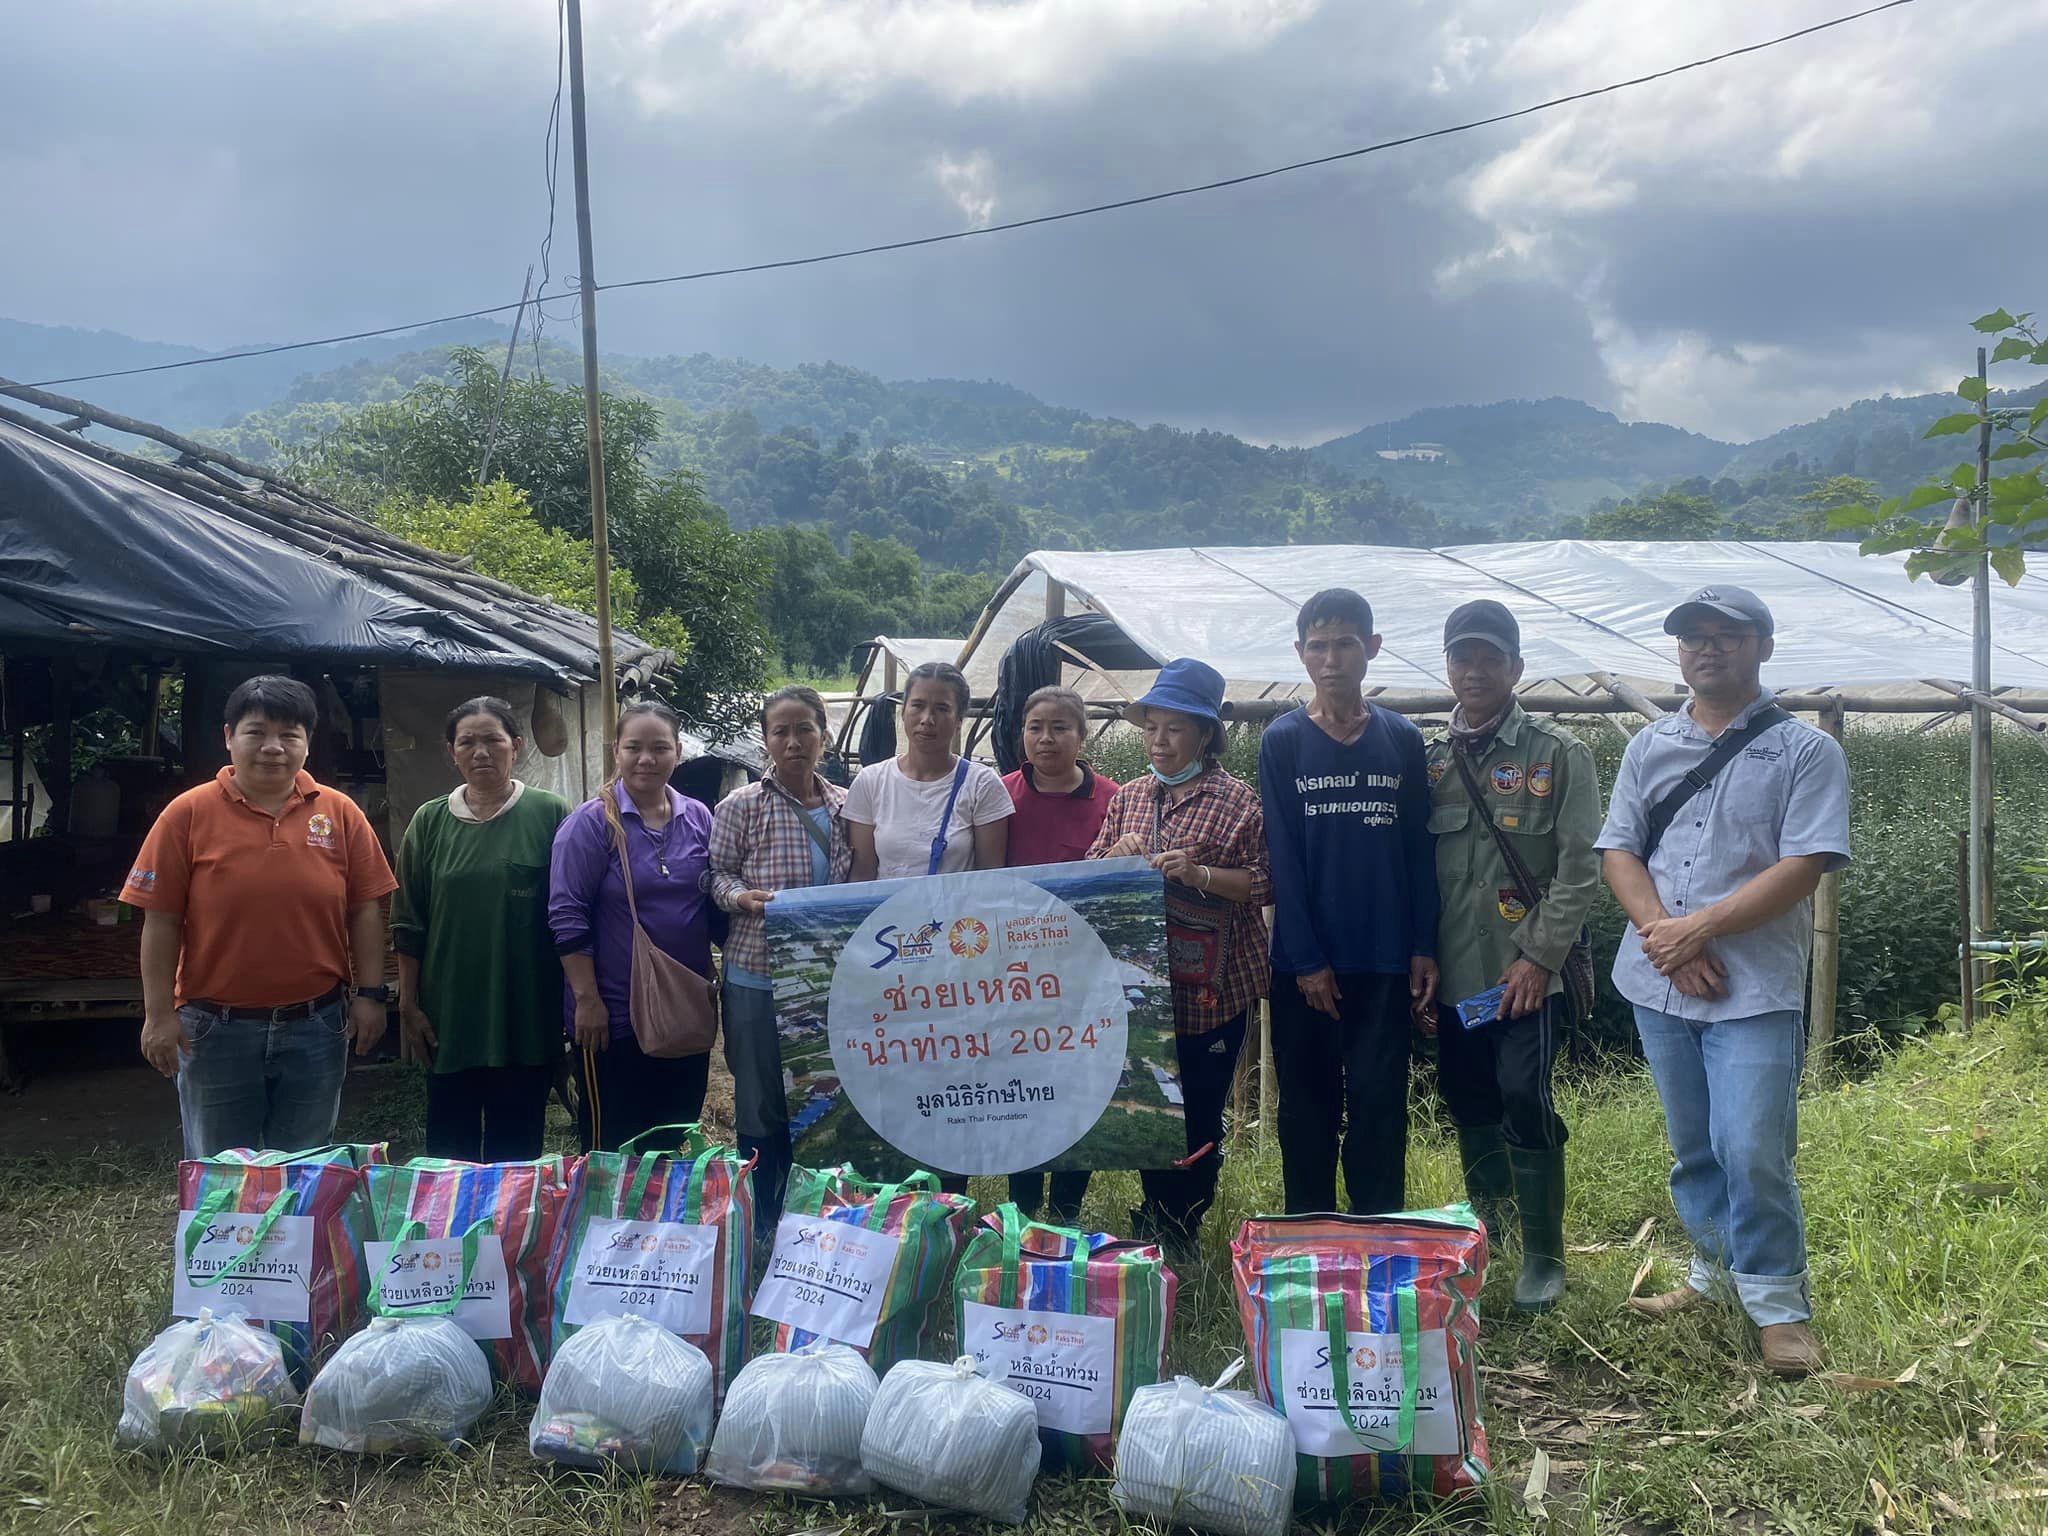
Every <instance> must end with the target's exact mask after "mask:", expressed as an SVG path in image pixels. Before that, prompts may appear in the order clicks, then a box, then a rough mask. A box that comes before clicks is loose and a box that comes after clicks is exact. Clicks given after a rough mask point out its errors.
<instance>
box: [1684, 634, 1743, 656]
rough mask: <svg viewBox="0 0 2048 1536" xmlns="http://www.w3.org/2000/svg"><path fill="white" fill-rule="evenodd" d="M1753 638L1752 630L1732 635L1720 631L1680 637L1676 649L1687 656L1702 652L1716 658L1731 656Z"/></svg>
mask: <svg viewBox="0 0 2048 1536" xmlns="http://www.w3.org/2000/svg"><path fill="white" fill-rule="evenodd" d="M1755 638H1756V631H1755V630H1753V629H1745V630H1741V631H1739V632H1733V633H1731V632H1730V631H1728V630H1722V631H1720V632H1719V633H1718V634H1712V635H1680V636H1679V637H1678V648H1679V649H1680V650H1681V651H1683V652H1685V654H1686V655H1688V656H1697V655H1699V654H1700V653H1701V652H1702V651H1712V652H1713V653H1714V654H1715V655H1716V656H1732V655H1734V654H1735V653H1736V652H1737V651H1739V650H1741V649H1742V647H1743V645H1744V643H1745V642H1747V641H1750V640H1754V639H1755Z"/></svg>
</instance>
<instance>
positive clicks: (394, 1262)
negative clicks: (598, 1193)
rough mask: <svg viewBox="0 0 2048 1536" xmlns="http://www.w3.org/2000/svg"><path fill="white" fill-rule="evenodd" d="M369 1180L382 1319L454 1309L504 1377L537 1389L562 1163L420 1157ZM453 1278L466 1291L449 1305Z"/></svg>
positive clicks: (563, 1183) (563, 1184) (563, 1187)
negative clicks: (468, 1241) (476, 1242)
mask: <svg viewBox="0 0 2048 1536" xmlns="http://www.w3.org/2000/svg"><path fill="white" fill-rule="evenodd" d="M365 1178H366V1179H367V1181H368V1184H369V1207H370V1229H371V1241H372V1243H374V1244H376V1245H378V1246H377V1247H376V1248H375V1249H373V1250H372V1251H371V1257H372V1260H373V1262H376V1263H377V1264H378V1268H379V1273H378V1276H377V1279H378V1283H379V1285H380V1286H381V1289H382V1306H381V1308H380V1315H382V1316H385V1317H404V1316H406V1315H407V1314H408V1313H409V1312H418V1313H421V1314H423V1315H429V1316H432V1315H442V1314H445V1315H446V1316H447V1317H448V1318H449V1319H450V1320H451V1321H452V1322H453V1323H454V1324H455V1325H456V1326H457V1327H458V1328H461V1329H462V1330H463V1332H465V1333H467V1334H468V1335H469V1336H470V1337H471V1338H473V1339H475V1340H476V1342H477V1343H478V1344H479V1345H481V1346H482V1348H483V1351H484V1353H485V1355H486V1356H488V1357H489V1359H490V1362H491V1374H492V1375H493V1376H494V1377H495V1378H496V1379H497V1380H499V1381H501V1382H505V1383H507V1384H509V1385H510V1386H512V1387H513V1388H515V1389H516V1390H518V1391H520V1392H523V1393H527V1394H529V1395H531V1394H534V1393H538V1392H539V1391H540V1384H541V1378H542V1377H543V1376H544V1375H545V1374H546V1371H547V1362H548V1357H549V1349H550V1345H551V1338H550V1332H551V1326H552V1320H553V1312H554V1307H553V1298H552V1297H551V1295H550V1293H549V1291H548V1266H549V1263H550V1261H551V1260H552V1258H553V1256H554V1250H555V1239H556V1236H557V1233H558V1231H559V1229H560V1226H561V1219H562V1208H563V1201H564V1200H565V1198H566V1197H567V1194H568V1187H567V1168H566V1166H565V1165H564V1163H563V1161H562V1159H561V1158H559V1157H543V1158H540V1159H538V1160H536V1161H534V1162H530V1163H464V1162H457V1161H455V1160H454V1159H452V1158H438V1157H416V1158H414V1159H413V1160H412V1161H411V1162H409V1163H404V1164H388V1163H386V1164H380V1165H377V1166H375V1167H372V1168H370V1169H369V1170H368V1171H367V1172H366V1174H365ZM479 1224H483V1226H482V1228H481V1230H482V1232H483V1233H484V1237H483V1241H482V1243H481V1246H480V1251H478V1252H477V1253H476V1255H475V1258H474V1260H473V1261H472V1260H471V1259H470V1256H469V1253H468V1251H467V1250H466V1249H465V1245H464V1243H463V1239H464V1237H465V1236H468V1235H469V1234H470V1233H472V1232H473V1231H476V1230H478V1228H479ZM383 1245H389V1248H388V1250H387V1249H386V1248H385V1247H384V1246H383ZM451 1284H459V1285H460V1286H461V1293H460V1295H459V1297H458V1302H457V1304H456V1305H455V1306H454V1307H453V1308H452V1309H449V1308H444V1307H442V1306H441V1305H440V1303H443V1302H445V1301H446V1300H447V1299H448V1287H449V1286H450V1285H451Z"/></svg>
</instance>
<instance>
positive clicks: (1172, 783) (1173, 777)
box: [1148, 757, 1209, 789]
mask: <svg viewBox="0 0 2048 1536" xmlns="http://www.w3.org/2000/svg"><path fill="white" fill-rule="evenodd" d="M1148 766H1150V767H1151V769H1152V777H1153V778H1155V779H1157V780H1158V781H1159V782H1160V783H1162V784H1164V785H1165V786H1166V787H1167V788H1168V789H1178V788H1179V787H1180V786H1181V785H1183V784H1186V783H1188V782H1189V781H1190V780H1192V779H1198V778H1200V777H1201V775H1202V770H1203V769H1204V768H1206V767H1208V766H1209V765H1208V764H1207V763H1205V762H1203V761H1202V760H1201V759H1200V758H1199V757H1198V758H1196V759H1195V760H1194V761H1193V762H1191V763H1189V764H1188V765H1187V767H1185V768H1183V769H1181V770H1180V772H1178V773H1171V774H1168V773H1161V772H1160V771H1159V767H1158V765H1157V764H1156V763H1154V764H1150V765H1148Z"/></svg>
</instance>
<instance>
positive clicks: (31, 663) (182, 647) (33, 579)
mask: <svg viewBox="0 0 2048 1536" xmlns="http://www.w3.org/2000/svg"><path fill="white" fill-rule="evenodd" d="M0 395H5V396H12V397H13V398H14V399H15V400H16V401H19V402H23V403H24V404H26V405H32V406H35V407H38V408H40V409H41V410H42V411H44V412H47V413H51V414H50V415H49V416H43V415H37V414H35V413H33V412H31V411H29V410H26V409H22V408H20V406H17V405H15V404H12V403H9V404H0V657H4V658H5V661H6V670H5V681H6V685H7V686H6V687H5V688H4V690H0V706H4V707H0V715H4V717H5V718H4V721H0V726H4V734H5V735H6V737H7V738H8V739H9V740H10V741H11V742H12V743H13V744H14V748H15V750H14V763H13V765H12V772H11V773H7V777H8V778H10V779H11V780H12V781H13V786H14V787H13V789H12V792H11V793H10V792H9V790H8V787H7V785H6V784H4V783H0V812H4V811H5V809H7V807H8V806H9V805H10V804H11V806H12V809H13V812H14V815H13V816H12V817H9V818H7V819H8V820H9V821H10V822H11V823H13V824H14V825H13V826H12V827H11V828H10V830H16V831H26V821H27V817H26V815H25V810H26V807H25V804H23V803H22V802H25V800H26V798H27V796H26V793H25V789H24V784H25V780H26V771H25V764H24V763H23V761H22V757H23V754H22V752H21V750H20V743H21V741H22V739H23V738H22V732H23V729H24V728H25V727H26V726H30V725H36V724H42V725H49V726H52V727H55V729H54V730H53V732H52V735H51V751H52V755H53V759H56V763H55V766H57V767H59V769H60V770H61V771H59V772H56V773H53V774H52V775H51V784H50V791H51V796H52V800H53V804H52V805H51V807H50V811H51V813H52V814H51V817H50V821H51V824H52V825H53V826H54V828H55V830H56V831H57V832H58V833H59V834H60V835H62V834H64V833H65V832H67V831H70V830H73V829H74V828H76V829H77V830H79V831H80V832H81V833H82V834H86V840H87V841H88V842H90V843H91V844H92V845H93V847H94V849H96V850H97V852H98V853H100V854H102V855H104V856H105V857H104V862H105V863H106V864H107V865H108V866H109V868H111V869H112V870H113V871H114V873H115V874H116V875H117V874H118V872H119V870H121V869H125V854H123V853H122V852H121V851H120V850H119V849H117V848H115V847H114V846H113V845H115V844H117V843H119V842H121V841H122V840H123V839H124V838H125V839H127V840H128V841H129V842H130V844H131V846H130V847H129V849H128V851H129V852H132V841H133V839H134V838H135V837H137V836H139V830H138V822H140V823H141V824H145V825H146V816H143V815H142V814H141V813H142V812H143V811H145V810H146V809H148V807H146V806H144V805H143V804H141V803H139V802H143V801H146V800H160V799H161V798H162V796H163V795H164V794H166V793H168V792H169V791H171V790H174V789H176V788H179V787H182V784H183V783H184V782H189V781H191V780H193V779H196V778H199V777H203V776H204V775H205V774H206V773H209V772H211V771H212V768H213V765H214V764H215V763H218V762H219V761H221V760H222V759H221V757H220V756H219V755H218V753H219V748H218V742H219V736H218V731H219V709H220V705H221V703H222V702H223V700H224V697H225V694H226V692H227V690H228V688H230V687H231V686H232V685H233V683H234V682H236V681H239V680H240V678H242V677H246V676H249V675H252V674H253V673H255V672H257V671H262V670H290V671H293V672H296V673H298V674H299V675H300V676H301V677H302V678H303V679H305V680H306V681H308V682H310V683H313V684H315V688H316V693H318V694H319V695H320V697H321V703H322V732H321V736H320V738H319V740H318V742H317V744H316V748H315V753H314V760H313V762H312V765H311V766H312V767H313V768H314V769H315V771H316V772H319V773H320V774H321V775H322V777H323V779H326V780H328V781H329V782H333V783H335V784H336V785H337V786H338V787H340V788H342V789H344V790H346V791H348V792H350V793H352V794H354V795H355V796H356V797H357V798H358V800H359V801H361V802H363V804H364V807H365V809H366V810H367V811H369V812H371V815H372V820H373V822H374V823H381V824H382V827H383V829H384V830H385V832H386V835H387V837H389V838H391V839H395V838H396V837H397V836H398V835H399V834H401V833H402V832H403V830H404V828H405V826H406V824H407V821H408V820H409V819H410V817H411V814H412V812H413V810H414V809H416V808H417V807H418V806H419V805H420V804H421V803H423V802H424V801H426V800H427V799H430V798H432V797H433V796H435V795H439V794H443V793H446V792H447V790H448V789H449V788H451V787H452V786H453V785H454V783H455V782H456V779H455V774H454V771H453V769H452V768H450V766H449V765H448V762H447V760H446V758H445V756H444V752H443V740H442V728H443V719H444V717H445V716H446V714H447V712H448V710H449V709H450V708H451V707H453V706H454V705H455V704H457V703H459V702H460V701H462V700H463V699H465V698H469V697H472V696H474V695H476V694H480V693H494V694H499V695H502V696H504V697H505V698H507V700H508V701H509V702H511V703H512V704H513V706H514V709H515V711H516V712H517V713H518V714H519V716H520V717H521V719H522V720H523V721H525V722H527V728H526V731H525V736H526V744H527V745H526V752H525V755H524V757H523V758H522V759H521V761H520V762H519V764H518V765H517V766H516V769H515V771H516V772H517V773H518V774H519V776H520V777H521V778H524V779H526V780H527V781H528V782H529V783H533V784H537V785H539V786H541V787H544V788H548V789H553V790H555V791H557V792H558V793H561V794H563V795H564V796H566V797H568V798H570V799H571V800H582V799H585V798H587V797H588V796H589V795H590V794H591V793H592V792H594V791H595V789H596V788H597V787H598V786H599V784H601V783H602V782H603V779H604V776H605V774H606V772H607V769H608V766H609V763H610V752H609V749H608V745H607V743H606V742H605V740H604V716H605V711H604V708H603V701H602V699H601V698H600V697H599V696H598V689H599V686H600V685H599V683H598V677H599V665H598V648H597V642H598V636H597V624H596V621H595V620H594V619H593V618H591V617H589V616H588V615H585V614H582V613H579V612H577V611H575V610H574V609H571V608H567V607H564V606H562V605H561V604H559V603H555V602H552V601H550V600H549V599H547V598H545V597H540V596H536V595H534V594H532V593H528V592H523V591H520V590H519V589H518V588H516V587H513V586H510V585H508V584H506V583H504V582H500V581H496V580H493V579H491V578H490V577H487V576H484V575H482V574H481V573H479V572H477V571H474V570H471V569H469V567H468V565H467V563H466V562H464V561H462V560H457V559H454V558H451V557H449V556H447V555H445V554H442V553H440V552H438V551H435V550H431V549H427V548H424V547H422V546H420V545H417V544H413V543H410V542H408V541H406V540H403V539H400V538H397V537H395V536H393V535H392V534H390V533H387V532H386V531H384V530H383V529H380V528H378V527H376V526H375V525H373V524H371V523H368V522H366V521H364V520H363V519H361V518H359V517H356V516H354V515H353V514H351V513H349V512H348V511H346V510H345V509H343V508H342V507H340V506H337V505H335V504H334V503H332V502H330V501H327V500H325V499H323V498H321V497H319V496H317V495H315V494H313V493H312V492H310V491H307V490H305V489H304V488H302V487H300V486H297V485H295V484H293V483H292V482H290V481H289V480H286V479H285V478H283V477H281V476H279V475H277V474H276V473H275V472H273V471H271V470H268V469H265V468H263V467H261V466H258V465H254V464H250V463H246V462H244V461H243V460H241V459H239V458H237V457H235V456H234V455H232V454H228V453H225V452H222V451H220V450H218V449H215V448H211V447H209V446H207V445H205V444H202V443H198V442H195V441H192V440H190V439H188V438H185V437H182V436H180V435H178V434H176V433H173V432H169V431H166V430H164V429H162V428H159V427H155V426H152V425H150V424H149V423H146V422H137V421H133V420H130V419H128V418H126V417H122V416H118V415H115V414H113V413H111V412H106V411H101V410H99V409H97V408H95V407H93V406H90V405H87V404H86V403H84V402H82V401H77V400H72V399H68V398H65V397H61V396H55V395H49V394H46V393H44V392H42V391H39V390H34V389H29V388H26V387H22V386H14V385H9V384H6V383H5V381H0ZM53 418H54V419H53ZM94 429H101V430H103V431H105V430H111V431H112V432H115V433H120V434H125V435H126V437H127V438H129V439H131V440H132V439H137V438H139V439H141V440H142V441H141V442H140V443H136V442H133V441H130V442H129V443H128V446H127V447H125V448H116V447H112V446H109V445H108V444H107V443H106V442H103V441H99V440H96V439H95V438H93V437H89V436H87V435H86V434H87V433H88V432H90V431H93V430H94ZM614 639H615V649H616V654H617V661H618V677H619V682H620V687H621V690H622V691H637V690H639V689H642V688H644V687H645V686H646V685H648V684H649V683H650V682H651V681H652V680H653V679H654V678H655V677H656V676H657V675H658V674H659V673H660V672H661V671H662V670H663V669H664V668H666V667H667V666H668V665H669V664H670V663H671V661H672V658H671V656H670V655H669V653H668V652H667V651H665V650H662V649H660V648H658V647H656V646H653V645H650V644H647V643H645V642H643V641H641V640H638V639H636V638H635V637H633V636H631V635H629V634H625V633H618V634H616V635H615V637H614ZM110 665H111V666H115V667H119V668H126V667H131V666H133V667H143V668H146V669H148V673H149V677H150V693H151V697H152V700H154V698H155V696H156V693H157V689H158V687H159V685H160V683H161V681H162V680H163V679H165V678H167V677H173V676H176V677H181V678H182V681H183V714H182V720H181V722H180V723H181V725H182V729H181V730H180V731H179V732H178V734H179V736H180V738H181V745H182V751H181V752H180V753H179V754H178V755H179V757H180V762H179V764H178V769H179V771H178V772H177V773H175V774H173V773H171V772H170V771H169V763H168V758H169V754H167V753H162V752H160V751H159V747H158V724H157V722H158V710H157V709H156V708H155V707H154V704H153V703H152V706H151V707H149V708H147V709H146V710H144V711H143V712H142V713H144V714H146V715H147V717H148V718H147V719H146V720H139V721H138V722H137V726H138V729H139V734H140V735H141V737H142V741H143V755H142V757H141V758H140V759H126V760H123V763H122V764H117V765H115V766H117V767H124V766H125V769H126V771H127V777H126V778H125V779H120V780H119V781H118V782H117V784H115V785H113V786H108V785H105V784H103V783H101V782H99V781H95V784H94V788H95V790H99V789H110V791H111V792H110V794H109V795H108V796H107V797H106V798H108V799H115V798H118V799H120V800H122V801H124V802H126V803H124V804H122V806H121V809H120V813H119V829H118V831H116V828H115V826H114V824H113V822H112V821H111V819H109V820H108V821H107V822H106V824H105V825H101V824H98V823H97V822H96V823H95V825H94V826H93V827H91V828H90V829H87V828H84V827H80V826H78V823H79V821H80V818H79V817H77V816H72V817H68V818H67V816H66V815H65V812H66V810H67V804H66V797H67V795H68V792H69V791H70V789H71V785H70V774H69V772H68V769H69V762H68V757H69V752H70V738H71V719H70V711H71V707H72V704H73V700H74V695H75V694H76V693H78V692H79V691H80V689H81V685H82V684H84V683H89V682H90V681H91V680H92V679H93V678H95V677H98V676H100V675H102V674H103V673H104V672H106V670H107V669H108V668H109V666H110ZM330 721H333V722H335V724H336V725H338V726H339V728H340V729H339V734H332V733H330V731H329V729H328V726H329V722H330ZM145 769H146V770H148V771H143V770H145ZM5 771H6V770H5V769H4V768H0V772H5ZM82 788H83V786H81V789H82ZM82 808H83V806H82V803H81V809H82ZM110 815H111V813H110ZM33 851H34V850H31V849H29V848H26V847H24V848H23V849H21V850H19V852H18V855H17V857H16V858H15V859H14V860H12V861H10V865H11V868H12V869H13V871H14V873H13V874H11V875H10V876H9V878H8V879H6V880H4V881H0V885H5V886H9V887H11V886H13V885H15V884H17V883H22V882H23V881H25V880H26V879H27V878H28V876H25V875H22V874H21V869H22V860H23V858H24V857H25V856H27V855H29V854H30V853H31V852H33ZM73 862H78V861H75V860H74V861H73ZM36 878H39V879H47V875H46V874H45V875H38V876H37V877H36ZM96 878H102V877H100V876H99V875H98V874H97V872H96ZM42 888H43V887H41V886H38V887H37V889H38V890H40V889H42ZM96 888H97V887H95V889H96ZM8 894H9V895H10V896H12V895H14V894H16V893H14V892H13V891H12V890H11V889H10V890H9V891H8ZM21 894H22V895H23V896H24V897H25V896H26V895H27V894H28V893H25V892H24V893H21ZM62 894H63V893H60V896H61V895H62ZM25 904H26V901H25V900H21V901H17V902H15V903H14V905H15V906H17V907H18V906H20V905H25ZM58 904H59V905H61V904H62V902H61V901H60V902H59V903H58ZM11 985H12V982H10V981H8V980H6V978H5V976H4V973H0V1017H4V1016H5V1015H6V1012H7V1008H6V1001H7V992H6V989H7V988H8V987H10V986H11Z"/></svg>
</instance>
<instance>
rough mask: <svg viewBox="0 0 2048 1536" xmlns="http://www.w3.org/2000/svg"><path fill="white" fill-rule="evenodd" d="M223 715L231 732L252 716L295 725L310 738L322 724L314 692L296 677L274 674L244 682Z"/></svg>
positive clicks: (234, 693)
mask: <svg viewBox="0 0 2048 1536" xmlns="http://www.w3.org/2000/svg"><path fill="white" fill-rule="evenodd" d="M221 713H222V723H223V724H224V725H226V726H227V728H228V729H229V730H231V731H232V730H233V729H235V727H236V726H238V725H240V724H241V723H242V722H243V721H244V720H246V719H248V718H249V717H250V716H251V715H261V716H262V717H263V718H264V719H266V720H275V721H276V722H277V723H278V724H279V725H296V726H298V727H299V729H301V730H303V731H304V732H305V733H306V734H307V735H309V736H310V735H312V734H313V727H315V726H316V725H318V724H319V723H320V706H319V705H318V704H316V703H314V701H313V690H312V689H310V688H308V687H307V686H306V685H305V684H304V683H302V682H300V681H299V680H298V679H297V678H295V677H279V676H277V675H276V674H275V673H266V674H264V675H263V676H262V677H252V678H250V679H249V680H248V681H247V682H246V683H243V684H242V685H241V686H240V687H239V688H237V689H236V690H235V691H234V692H233V693H231V694H229V695H228V707H227V708H226V709H225V710H223V711H222V712H221Z"/></svg>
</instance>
